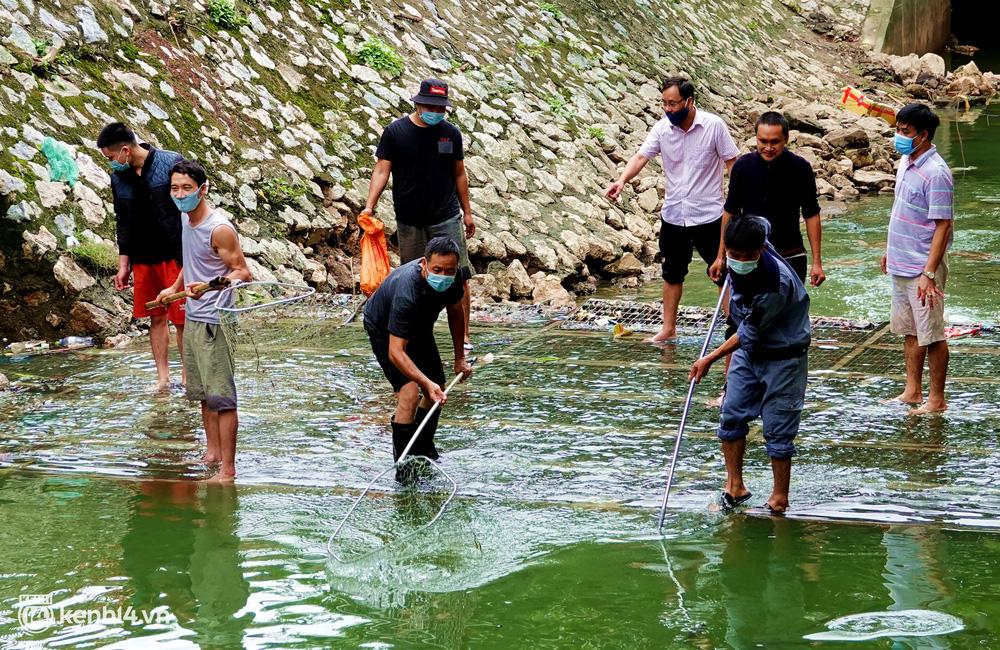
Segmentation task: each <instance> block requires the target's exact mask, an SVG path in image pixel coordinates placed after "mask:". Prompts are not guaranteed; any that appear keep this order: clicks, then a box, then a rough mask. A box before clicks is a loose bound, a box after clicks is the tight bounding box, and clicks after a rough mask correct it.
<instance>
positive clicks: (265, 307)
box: [216, 282, 365, 370]
mask: <svg viewBox="0 0 1000 650" xmlns="http://www.w3.org/2000/svg"><path fill="white" fill-rule="evenodd" d="M364 300H365V299H364V296H360V295H349V294H327V293H318V292H317V291H316V290H315V289H313V288H312V287H308V286H303V285H296V284H289V283H283V282H247V283H244V284H240V285H237V286H235V287H230V288H228V289H225V290H223V291H221V292H220V294H219V297H218V299H217V301H216V309H217V311H218V314H219V324H220V326H221V328H222V331H223V333H224V335H225V337H226V342H227V344H228V345H229V348H230V351H231V352H232V354H233V358H235V359H237V360H242V361H250V362H251V363H252V364H253V365H254V366H255V367H256V369H257V370H261V369H263V368H264V367H265V366H266V365H267V364H266V363H263V361H264V360H266V359H268V358H275V359H282V358H285V357H286V356H287V354H288V353H289V352H291V351H293V350H301V349H312V348H316V347H317V346H318V345H320V344H321V343H322V342H323V341H324V340H326V339H328V337H329V336H330V335H332V334H333V332H335V331H336V330H337V329H339V328H340V327H342V326H343V325H345V324H346V323H348V322H350V321H352V320H354V319H355V318H356V317H358V315H359V313H360V311H361V308H362V306H363V305H364Z"/></svg>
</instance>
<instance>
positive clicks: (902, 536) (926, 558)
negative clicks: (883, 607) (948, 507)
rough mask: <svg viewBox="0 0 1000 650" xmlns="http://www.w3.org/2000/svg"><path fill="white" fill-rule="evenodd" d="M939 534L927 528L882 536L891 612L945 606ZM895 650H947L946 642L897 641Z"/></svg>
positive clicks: (890, 531)
mask: <svg viewBox="0 0 1000 650" xmlns="http://www.w3.org/2000/svg"><path fill="white" fill-rule="evenodd" d="M939 536H940V531H938V530H936V529H932V528H929V527H915V526H911V527H906V528H891V527H890V528H889V529H888V530H886V531H885V534H884V535H883V536H882V545H883V546H884V547H885V554H886V558H885V572H884V573H883V576H884V578H885V586H886V589H888V590H889V597H890V598H892V605H890V606H889V609H891V610H909V609H923V608H927V609H935V607H934V606H935V605H938V607H941V606H942V605H943V604H945V603H946V602H947V600H948V599H947V596H948V588H947V586H946V585H945V584H944V582H943V581H942V579H941V572H940V567H939V565H938V562H939V558H940V556H941V551H942V548H941V545H940V543H939V542H940V539H939ZM894 647H898V648H914V649H916V648H950V647H951V644H950V643H949V642H948V640H947V639H941V638H923V637H922V638H919V639H916V640H912V641H911V640H907V639H898V640H897V642H896V646H894Z"/></svg>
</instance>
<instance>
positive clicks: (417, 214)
mask: <svg viewBox="0 0 1000 650" xmlns="http://www.w3.org/2000/svg"><path fill="white" fill-rule="evenodd" d="M411 99H412V100H413V104H414V106H413V112H412V113H410V114H409V115H406V116H404V117H401V118H399V119H398V120H396V121H395V122H393V123H392V124H390V125H389V126H387V127H386V129H385V131H383V132H382V138H381V139H380V140H379V143H378V148H377V149H376V150H375V157H376V158H377V159H378V160H377V162H376V163H375V169H374V170H372V178H371V187H370V189H369V190H368V200H367V201H366V202H365V207H364V209H363V210H362V211H361V212H362V214H364V213H368V214H371V215H374V214H375V206H376V204H378V200H379V197H381V196H382V192H383V191H384V190H385V186H386V184H387V183H388V182H389V176H390V174H391V175H392V200H393V205H394V207H395V210H396V237H397V239H398V242H399V258H400V262H401V263H403V264H406V263H407V262H410V261H411V260H415V259H419V258H420V257H421V256H422V255H423V254H424V247H425V246H426V245H427V242H428V241H429V240H431V239H433V238H434V237H450V238H451V239H452V240H454V241H455V243H456V244H458V248H459V265H458V266H459V271H458V272H459V278H458V281H459V282H460V283H461V284H462V285H463V288H464V292H463V297H462V312H463V313H464V314H465V321H466V322H465V329H464V332H463V340H464V343H465V346H466V349H471V348H472V343H471V341H470V339H469V323H468V321H469V291H468V285H467V283H468V280H469V278H471V277H472V274H473V270H472V264H471V263H470V262H469V252H468V250H467V249H466V244H465V238H466V237H472V236H473V235H474V234H475V233H476V225H475V222H474V221H473V220H472V204H471V203H470V202H469V178H468V176H467V175H466V172H465V160H464V159H465V153H464V149H463V146H462V133H461V131H459V130H458V128H457V127H455V126H454V125H453V124H451V123H450V122H448V121H446V120H445V113H446V111H447V109H448V107H449V106H451V102H450V101H449V100H448V84H446V83H445V82H443V81H441V80H440V79H426V80H424V81H423V82H422V83H421V84H420V92H418V93H417V94H416V95H414V96H413V97H412V98H411Z"/></svg>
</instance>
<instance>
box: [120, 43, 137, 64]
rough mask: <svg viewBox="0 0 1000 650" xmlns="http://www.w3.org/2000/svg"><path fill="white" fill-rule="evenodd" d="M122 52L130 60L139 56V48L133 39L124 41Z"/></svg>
mask: <svg viewBox="0 0 1000 650" xmlns="http://www.w3.org/2000/svg"><path fill="white" fill-rule="evenodd" d="M122 54H124V55H125V58H127V59H129V60H130V61H135V60H136V59H138V58H139V48H138V47H136V45H135V43H133V42H132V41H123V42H122Z"/></svg>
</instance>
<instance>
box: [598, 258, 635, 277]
mask: <svg viewBox="0 0 1000 650" xmlns="http://www.w3.org/2000/svg"><path fill="white" fill-rule="evenodd" d="M604 270H605V271H606V272H608V273H610V274H611V275H640V274H641V273H642V262H640V261H639V258H637V257H636V256H635V255H633V254H632V253H625V254H624V255H622V256H621V259H619V260H617V261H615V262H612V263H611V264H608V265H607V266H605V267H604Z"/></svg>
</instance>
